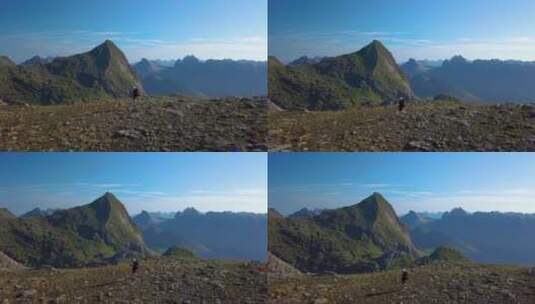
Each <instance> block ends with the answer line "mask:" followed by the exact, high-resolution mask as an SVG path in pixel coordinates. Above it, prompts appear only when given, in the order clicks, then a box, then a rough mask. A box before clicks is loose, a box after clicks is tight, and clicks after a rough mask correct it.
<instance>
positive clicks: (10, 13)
mask: <svg viewBox="0 0 535 304" xmlns="http://www.w3.org/2000/svg"><path fill="white" fill-rule="evenodd" d="M266 7H267V3H266V2H265V1H248V0H237V1H233V2H227V1H224V0H215V1H214V0H211V1H207V0H202V1H194V0H184V1H180V2H178V1H163V2H146V1H140V0H135V1H127V0H118V1H112V2H110V1H103V0H98V1H90V2H87V1H79V0H78V1H68V0H59V1H54V2H41V1H3V2H0V55H6V56H8V57H10V58H11V59H12V60H13V61H15V62H18V63H20V62H23V61H25V60H27V59H30V58H31V57H33V56H36V55H38V56H41V57H49V56H51V57H57V56H68V55H72V54H77V53H82V52H85V51H87V50H89V49H92V48H93V47H95V46H97V45H98V44H100V43H101V42H103V41H104V40H106V39H110V40H113V41H114V42H116V44H117V45H118V46H119V47H120V48H121V49H122V50H123V51H124V52H125V54H126V56H127V58H128V60H129V61H130V62H138V61H139V60H141V58H144V57H145V58H148V59H163V60H168V59H175V58H180V57H184V56H186V55H188V54H194V55H195V56H197V57H198V58H201V59H224V58H229V59H250V60H267V8H266ZM96 16H98V18H95V17H96Z"/></svg>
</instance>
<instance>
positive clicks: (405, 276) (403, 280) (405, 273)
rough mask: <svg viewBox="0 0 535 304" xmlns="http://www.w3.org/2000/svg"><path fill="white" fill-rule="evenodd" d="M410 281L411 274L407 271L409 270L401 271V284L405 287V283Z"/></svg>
mask: <svg viewBox="0 0 535 304" xmlns="http://www.w3.org/2000/svg"><path fill="white" fill-rule="evenodd" d="M408 280H409V272H408V271H407V269H405V268H403V269H402V270H401V284H403V286H405V283H407V281H408Z"/></svg>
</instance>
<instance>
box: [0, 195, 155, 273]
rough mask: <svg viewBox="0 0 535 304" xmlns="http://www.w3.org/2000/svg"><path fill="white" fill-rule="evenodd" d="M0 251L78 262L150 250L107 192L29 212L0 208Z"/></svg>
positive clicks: (28, 261)
mask: <svg viewBox="0 0 535 304" xmlns="http://www.w3.org/2000/svg"><path fill="white" fill-rule="evenodd" d="M0 252H3V253H4V254H6V255H8V256H9V257H10V258H12V259H14V260H16V261H17V262H19V263H22V264H24V265H27V266H34V267H38V266H42V265H52V266H55V267H81V266H89V265H98V264H104V263H110V262H113V261H118V260H121V259H124V258H128V257H132V256H139V257H143V256H146V255H149V254H150V250H149V249H148V247H147V246H146V245H145V242H144V241H143V237H142V234H141V231H139V229H138V228H137V226H136V225H135V224H134V222H133V221H132V220H131V218H130V216H129V215H128V213H127V212H126V209H125V208H124V205H123V204H122V203H121V202H120V201H119V200H118V199H117V198H116V197H115V196H114V195H113V194H111V193H106V194H104V195H103V196H102V197H100V198H98V199H96V200H95V201H94V202H92V203H91V204H88V205H85V206H80V207H75V208H71V209H65V210H58V211H55V212H53V213H52V214H47V213H38V212H33V213H32V214H31V216H24V217H20V218H17V217H16V216H14V215H13V214H11V213H10V212H9V211H7V210H5V209H4V210H3V211H2V212H0Z"/></svg>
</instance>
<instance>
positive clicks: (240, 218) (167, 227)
mask: <svg viewBox="0 0 535 304" xmlns="http://www.w3.org/2000/svg"><path fill="white" fill-rule="evenodd" d="M134 221H135V222H136V223H137V225H138V226H139V227H140V228H141V230H142V232H143V236H144V238H145V240H146V242H147V244H148V245H149V247H151V248H152V249H154V250H158V251H165V250H166V249H167V248H168V247H170V246H172V245H178V246H180V247H184V248H187V249H189V250H191V251H193V252H194V253H195V254H197V255H199V256H202V257H206V258H228V259H239V260H262V261H263V260H266V254H267V253H266V250H267V216H266V215H265V214H253V213H233V212H208V213H200V212H198V211H197V210H195V209H194V208H188V209H185V210H184V211H182V212H177V213H176V214H175V216H174V218H166V217H161V216H158V215H157V214H156V215H155V214H152V213H149V212H146V211H144V212H142V213H140V214H138V215H136V216H134Z"/></svg>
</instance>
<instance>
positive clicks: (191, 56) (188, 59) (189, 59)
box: [177, 55, 200, 63]
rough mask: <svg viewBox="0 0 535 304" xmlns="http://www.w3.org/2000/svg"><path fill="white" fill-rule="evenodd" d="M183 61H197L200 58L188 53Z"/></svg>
mask: <svg viewBox="0 0 535 304" xmlns="http://www.w3.org/2000/svg"><path fill="white" fill-rule="evenodd" d="M182 62H183V63H199V62H200V60H199V59H198V58H197V57H195V56H194V55H188V56H186V57H184V58H183V59H182ZM177 63H178V62H177Z"/></svg>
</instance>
